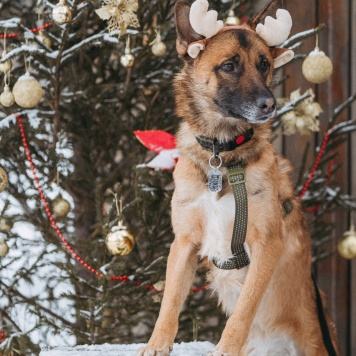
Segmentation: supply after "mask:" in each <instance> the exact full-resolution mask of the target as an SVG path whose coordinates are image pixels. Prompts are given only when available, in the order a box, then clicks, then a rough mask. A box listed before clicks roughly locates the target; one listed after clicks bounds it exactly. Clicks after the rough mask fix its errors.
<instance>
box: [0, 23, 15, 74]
mask: <svg viewBox="0 0 356 356" xmlns="http://www.w3.org/2000/svg"><path fill="white" fill-rule="evenodd" d="M6 31H7V28H6V27H5V31H4V50H3V52H2V56H1V59H4V58H5V56H6V54H7V52H6ZM11 68H12V62H11V59H8V60H6V61H5V62H0V72H3V73H5V74H6V73H8V72H10V70H11Z"/></svg>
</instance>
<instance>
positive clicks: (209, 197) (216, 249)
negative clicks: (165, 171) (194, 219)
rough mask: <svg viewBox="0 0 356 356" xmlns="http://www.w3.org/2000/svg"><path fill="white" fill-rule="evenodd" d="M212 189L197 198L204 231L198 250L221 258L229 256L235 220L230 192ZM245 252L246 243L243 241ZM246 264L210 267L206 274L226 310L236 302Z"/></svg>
mask: <svg viewBox="0 0 356 356" xmlns="http://www.w3.org/2000/svg"><path fill="white" fill-rule="evenodd" d="M217 197H218V195H217V194H216V193H211V192H207V193H205V194H204V195H202V196H201V198H200V199H199V203H198V204H199V205H200V207H201V209H202V211H203V212H204V220H205V231H204V237H203V240H202V245H201V249H200V251H199V253H200V255H201V256H202V257H208V259H209V260H210V261H211V260H212V259H213V258H218V259H221V260H225V259H227V258H229V257H231V256H232V253H231V238H232V231H233V227H234V220H235V200H234V197H233V195H232V194H226V195H224V196H223V197H222V198H220V199H218V198H217ZM245 248H246V251H247V253H249V250H248V247H247V245H245ZM247 271H248V267H244V268H242V269H239V270H236V269H233V270H222V269H219V268H217V267H212V270H211V271H210V274H209V277H208V278H209V281H210V286H211V288H212V289H213V290H214V292H215V293H216V294H217V295H218V299H219V302H220V304H221V305H222V307H223V309H224V310H225V311H226V313H227V314H231V313H232V311H233V309H234V308H235V306H236V302H237V299H238V297H239V295H240V293H241V290H242V287H243V283H244V281H245V278H246V274H247Z"/></svg>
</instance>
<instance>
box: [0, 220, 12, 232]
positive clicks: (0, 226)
mask: <svg viewBox="0 0 356 356" xmlns="http://www.w3.org/2000/svg"><path fill="white" fill-rule="evenodd" d="M13 226H14V222H13V221H12V219H9V218H5V217H3V216H2V217H0V232H4V233H5V234H8V233H9V232H10V230H11V229H12V227H13Z"/></svg>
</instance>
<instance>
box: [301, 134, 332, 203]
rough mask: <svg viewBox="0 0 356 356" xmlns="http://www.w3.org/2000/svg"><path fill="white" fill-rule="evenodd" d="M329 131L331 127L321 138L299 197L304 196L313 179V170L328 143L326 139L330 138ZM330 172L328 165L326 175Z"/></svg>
mask: <svg viewBox="0 0 356 356" xmlns="http://www.w3.org/2000/svg"><path fill="white" fill-rule="evenodd" d="M330 131H331V129H330V130H329V131H328V132H327V133H326V134H325V136H324V140H323V143H322V144H321V147H320V151H319V153H318V156H317V157H316V160H315V162H314V166H313V169H312V170H311V172H310V174H309V177H308V180H307V181H306V183H305V185H304V187H303V189H302V191H301V193H300V194H299V198H302V197H303V196H304V194H305V193H306V192H307V190H308V189H309V186H310V183H311V181H312V180H313V178H314V175H315V172H316V170H317V169H318V167H319V163H320V160H321V157H322V155H323V153H324V151H325V148H326V144H327V143H328V140H329V138H330ZM329 174H331V172H330V166H329V172H328V175H329Z"/></svg>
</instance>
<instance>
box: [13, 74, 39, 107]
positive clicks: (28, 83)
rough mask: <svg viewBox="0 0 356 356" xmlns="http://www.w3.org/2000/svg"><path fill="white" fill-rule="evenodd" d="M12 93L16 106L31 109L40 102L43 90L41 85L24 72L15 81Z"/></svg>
mask: <svg viewBox="0 0 356 356" xmlns="http://www.w3.org/2000/svg"><path fill="white" fill-rule="evenodd" d="M12 93H13V94H14V97H15V102H16V104H17V105H19V106H21V107H23V108H25V109H32V108H33V107H35V106H36V105H37V104H38V103H39V102H40V101H41V99H42V95H43V90H42V87H41V84H40V83H39V82H38V81H37V80H36V79H35V78H34V77H33V76H32V75H30V73H29V72H26V74H24V75H22V76H21V77H20V78H19V79H18V80H17V82H16V83H15V85H14V87H13V88H12Z"/></svg>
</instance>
